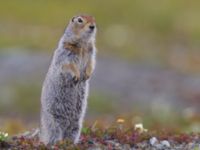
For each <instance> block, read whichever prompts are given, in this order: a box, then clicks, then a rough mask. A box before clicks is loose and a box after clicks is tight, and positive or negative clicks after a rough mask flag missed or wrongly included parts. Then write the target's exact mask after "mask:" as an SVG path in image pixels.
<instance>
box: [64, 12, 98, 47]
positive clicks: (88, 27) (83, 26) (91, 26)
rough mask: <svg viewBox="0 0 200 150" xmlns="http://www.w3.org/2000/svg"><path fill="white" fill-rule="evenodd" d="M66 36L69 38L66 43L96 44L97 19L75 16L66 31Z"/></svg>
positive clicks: (87, 16)
mask: <svg viewBox="0 0 200 150" xmlns="http://www.w3.org/2000/svg"><path fill="white" fill-rule="evenodd" d="M65 35H66V36H67V37H66V39H67V41H66V42H71V43H76V42H84V43H87V42H94V40H95V35H96V23H95V19H94V18H93V17H92V16H89V15H78V16H74V17H73V18H72V19H71V20H70V22H69V24H68V26H67V28H66V30H65Z"/></svg>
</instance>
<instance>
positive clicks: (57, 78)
mask: <svg viewBox="0 0 200 150" xmlns="http://www.w3.org/2000/svg"><path fill="white" fill-rule="evenodd" d="M95 35H96V24H95V20H94V18H93V17H91V16H88V15H79V16H75V17H73V18H72V19H71V21H70V22H69V24H68V26H67V28H66V29H65V32H64V34H63V36H62V37H61V39H60V41H59V44H58V48H57V49H56V50H55V52H54V55H53V59H52V62H51V64H50V67H49V70H48V73H47V75H46V78H45V81H44V83H43V88H42V95H41V132H40V140H41V141H42V142H44V143H45V144H54V143H56V142H57V141H59V140H63V139H70V140H72V141H73V142H74V143H77V142H78V140H79V136H80V132H81V128H82V122H83V118H84V116H85V111H86V107H87V97H88V79H90V77H91V74H92V73H93V70H94V67H95V54H96V48H95Z"/></svg>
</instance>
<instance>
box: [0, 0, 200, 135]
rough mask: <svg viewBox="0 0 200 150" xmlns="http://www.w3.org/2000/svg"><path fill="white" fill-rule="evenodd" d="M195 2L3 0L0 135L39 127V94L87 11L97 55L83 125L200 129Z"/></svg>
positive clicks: (199, 25)
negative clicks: (75, 22)
mask: <svg viewBox="0 0 200 150" xmlns="http://www.w3.org/2000/svg"><path fill="white" fill-rule="evenodd" d="M199 6H200V1H198V0H190V1H186V0H182V1H179V0H162V1H160V0H153V1H147V0H124V1H116V0H110V1H102V0H84V1H78V0H76V1H75V0H74V1H70V0H57V1H54V0H48V1H47V0H36V1H33V0H9V1H1V5H0V130H3V131H6V132H8V133H10V134H16V133H19V132H22V131H24V130H27V129H30V128H33V127H37V126H38V125H39V112H40V94H41V87H42V82H43V80H44V77H45V74H46V72H47V70H48V66H49V63H50V60H51V56H52V54H53V51H54V50H55V48H56V46H57V43H58V41H59V38H60V37H61V36H62V34H63V31H64V28H65V27H66V25H67V24H68V21H69V20H70V18H71V17H72V16H74V15H77V14H80V13H87V14H91V15H93V16H94V17H95V18H96V21H97V25H98V34H97V48H98V54H97V56H98V58H97V67H96V70H95V74H94V76H93V77H92V80H91V88H90V89H91V90H90V96H89V106H88V111H87V115H86V123H88V124H92V123H93V122H95V121H98V122H99V123H100V124H104V125H105V126H107V125H109V124H111V123H112V122H115V120H116V119H117V118H122V119H124V120H125V121H126V122H131V123H140V122H142V123H143V124H144V126H145V127H147V128H148V129H154V128H157V127H161V128H167V129H170V128H172V129H177V130H181V131H184V132H192V131H193V132H196V131H198V132H199V131H200V117H199V113H200V111H199V107H200V19H199V17H200V9H199Z"/></svg>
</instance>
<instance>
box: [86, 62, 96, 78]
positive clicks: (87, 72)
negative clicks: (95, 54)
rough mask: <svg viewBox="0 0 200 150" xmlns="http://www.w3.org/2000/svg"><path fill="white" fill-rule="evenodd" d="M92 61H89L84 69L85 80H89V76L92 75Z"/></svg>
mask: <svg viewBox="0 0 200 150" xmlns="http://www.w3.org/2000/svg"><path fill="white" fill-rule="evenodd" d="M93 64H94V63H93V60H92V59H89V61H88V63H87V66H86V69H85V79H86V80H87V79H89V78H90V76H91V75H92V73H93V70H94V65H93Z"/></svg>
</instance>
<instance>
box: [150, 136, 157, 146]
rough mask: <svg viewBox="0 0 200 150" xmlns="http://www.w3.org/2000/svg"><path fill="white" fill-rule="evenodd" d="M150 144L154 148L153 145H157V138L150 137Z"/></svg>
mask: <svg viewBox="0 0 200 150" xmlns="http://www.w3.org/2000/svg"><path fill="white" fill-rule="evenodd" d="M149 142H150V144H151V145H152V146H154V145H155V144H157V143H158V140H157V138H156V137H152V138H151V139H150V141H149Z"/></svg>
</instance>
